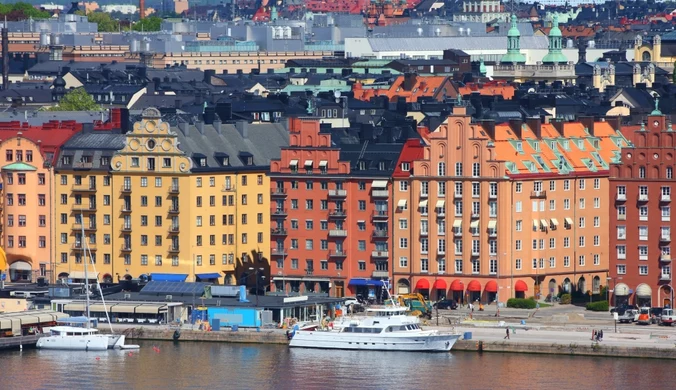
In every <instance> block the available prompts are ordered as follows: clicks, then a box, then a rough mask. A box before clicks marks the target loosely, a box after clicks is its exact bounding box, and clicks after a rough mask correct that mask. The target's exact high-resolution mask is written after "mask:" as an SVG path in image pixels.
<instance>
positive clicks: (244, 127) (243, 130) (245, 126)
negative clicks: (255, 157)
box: [235, 121, 249, 139]
mask: <svg viewBox="0 0 676 390" xmlns="http://www.w3.org/2000/svg"><path fill="white" fill-rule="evenodd" d="M235 128H236V129H237V132H238V133H239V135H241V136H242V138H245V139H246V138H249V122H247V121H237V122H235Z"/></svg>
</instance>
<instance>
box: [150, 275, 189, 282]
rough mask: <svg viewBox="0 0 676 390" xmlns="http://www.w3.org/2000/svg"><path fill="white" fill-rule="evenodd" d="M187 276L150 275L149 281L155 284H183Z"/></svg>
mask: <svg viewBox="0 0 676 390" xmlns="http://www.w3.org/2000/svg"><path fill="white" fill-rule="evenodd" d="M187 277H188V274H150V279H152V280H154V281H156V282H185V278H187Z"/></svg>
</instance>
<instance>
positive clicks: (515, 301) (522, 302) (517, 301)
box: [507, 298, 536, 309]
mask: <svg viewBox="0 0 676 390" xmlns="http://www.w3.org/2000/svg"><path fill="white" fill-rule="evenodd" d="M535 305H536V302H535V300H534V299H531V298H528V299H525V298H510V299H508V300H507V307H511V308H514V309H535Z"/></svg>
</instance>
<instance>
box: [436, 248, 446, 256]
mask: <svg viewBox="0 0 676 390" xmlns="http://www.w3.org/2000/svg"><path fill="white" fill-rule="evenodd" d="M445 254H446V249H442V248H437V255H445Z"/></svg>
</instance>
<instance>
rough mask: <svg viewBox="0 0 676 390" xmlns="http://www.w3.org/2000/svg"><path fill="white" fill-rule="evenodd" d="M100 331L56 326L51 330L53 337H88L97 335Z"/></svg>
mask: <svg viewBox="0 0 676 390" xmlns="http://www.w3.org/2000/svg"><path fill="white" fill-rule="evenodd" d="M97 332H98V330H96V329H87V328H78V327H74V326H55V327H53V328H51V329H49V333H50V334H51V335H52V336H87V335H93V334H96V333H97Z"/></svg>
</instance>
